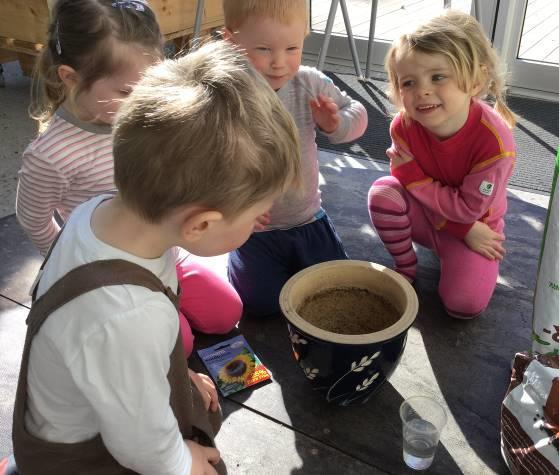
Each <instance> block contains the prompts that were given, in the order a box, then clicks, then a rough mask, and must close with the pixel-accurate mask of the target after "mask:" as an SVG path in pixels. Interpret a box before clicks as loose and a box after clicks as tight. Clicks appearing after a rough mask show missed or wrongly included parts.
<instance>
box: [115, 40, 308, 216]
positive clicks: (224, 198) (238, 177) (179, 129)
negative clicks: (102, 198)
mask: <svg viewBox="0 0 559 475" xmlns="http://www.w3.org/2000/svg"><path fill="white" fill-rule="evenodd" d="M113 131H114V141H113V153H114V168H115V183H116V185H117V188H118V190H119V192H120V195H121V197H122V200H123V201H124V202H125V203H126V204H127V206H129V207H130V208H131V209H133V210H134V211H135V212H137V213H138V214H139V215H140V216H142V217H143V218H144V219H146V220H147V221H149V222H160V220H161V219H162V218H163V217H165V216H166V215H167V214H168V213H169V212H171V211H172V210H175V209H178V208H179V207H181V206H185V205H189V204H192V205H196V206H200V207H203V208H207V209H215V210H218V211H221V212H222V213H223V214H224V215H225V216H235V215H236V214H238V213H240V212H242V211H243V210H245V209H247V208H249V207H250V206H252V205H254V204H256V203H258V202H259V201H261V200H263V199H265V198H267V197H269V196H272V195H273V194H274V193H277V192H282V191H285V190H286V189H287V188H288V187H289V186H291V185H293V184H295V183H297V182H298V180H299V174H300V162H301V160H300V152H299V142H298V133H297V129H296V127H295V124H294V123H293V120H292V119H291V116H290V115H289V113H288V112H287V111H286V110H285V109H284V107H283V106H282V104H281V102H280V100H279V99H278V97H277V95H276V94H275V93H274V91H273V90H272V89H271V88H270V87H269V86H268V84H267V83H266V81H265V80H264V79H263V78H262V77H261V76H260V74H258V73H257V72H256V71H255V70H254V69H253V68H252V67H251V66H250V64H249V63H248V61H247V60H246V59H245V57H244V55H243V54H242V53H241V52H240V51H239V50H237V48H235V47H234V46H233V45H231V44H229V43H228V42H225V41H215V42H210V43H207V44H205V45H204V46H202V47H201V48H200V49H198V50H197V51H195V52H193V53H190V54H187V55H186V56H184V57H181V58H178V59H175V60H166V61H164V62H162V63H160V64H159V65H156V66H153V67H151V68H149V69H148V70H147V72H146V73H145V75H144V77H143V78H142V79H141V80H140V82H139V83H138V84H137V85H136V86H135V87H134V90H133V91H132V93H131V95H130V96H129V97H128V98H127V99H126V100H125V101H124V102H123V104H122V106H121V108H120V110H119V112H118V114H117V118H116V122H115V125H114V127H113Z"/></svg>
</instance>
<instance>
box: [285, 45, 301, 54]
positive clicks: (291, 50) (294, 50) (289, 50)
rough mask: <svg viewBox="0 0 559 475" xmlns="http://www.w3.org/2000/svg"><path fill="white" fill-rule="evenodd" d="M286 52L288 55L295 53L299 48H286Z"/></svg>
mask: <svg viewBox="0 0 559 475" xmlns="http://www.w3.org/2000/svg"><path fill="white" fill-rule="evenodd" d="M287 51H288V52H289V53H296V52H297V51H299V47H298V46H290V47H289V48H287Z"/></svg>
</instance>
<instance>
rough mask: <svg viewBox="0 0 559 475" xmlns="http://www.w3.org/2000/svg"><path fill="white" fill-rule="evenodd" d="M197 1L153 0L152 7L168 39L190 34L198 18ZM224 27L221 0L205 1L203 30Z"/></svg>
mask: <svg viewBox="0 0 559 475" xmlns="http://www.w3.org/2000/svg"><path fill="white" fill-rule="evenodd" d="M196 5H197V1H196V0H190V1H181V0H152V1H151V2H150V7H151V8H152V9H153V11H154V12H155V15H156V16H157V21H158V22H159V25H160V27H161V31H162V32H163V34H164V35H165V37H166V38H167V39H172V38H176V37H177V36H182V35H184V34H190V33H192V31H193V27H194V18H195V16H196ZM221 25H223V10H222V7H221V1H220V0H205V2H204V16H203V18H202V26H201V29H203V30H205V29H208V28H214V27H217V26H221Z"/></svg>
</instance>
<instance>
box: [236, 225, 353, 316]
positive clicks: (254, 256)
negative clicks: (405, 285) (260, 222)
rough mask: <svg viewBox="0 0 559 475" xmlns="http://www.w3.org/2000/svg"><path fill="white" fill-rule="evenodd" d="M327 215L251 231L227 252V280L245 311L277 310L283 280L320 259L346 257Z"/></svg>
mask: <svg viewBox="0 0 559 475" xmlns="http://www.w3.org/2000/svg"><path fill="white" fill-rule="evenodd" d="M347 258H348V257H347V254H346V252H345V250H344V247H343V245H342V242H341V240H340V238H339V237H338V234H337V233H336V230H335V229H334V225H333V224H332V222H331V221H330V218H329V217H328V216H327V215H326V214H324V216H322V217H321V218H320V219H317V220H316V221H313V222H312V223H309V224H305V225H303V226H297V227H295V228H291V229H286V230H274V231H265V232H259V233H253V234H252V235H251V237H250V238H249V239H248V241H247V242H246V243H245V244H243V245H242V246H241V247H240V248H239V249H237V250H236V251H233V252H231V253H229V280H230V281H231V284H232V285H233V287H235V289H236V290H237V292H238V293H239V295H240V297H241V300H242V301H243V306H244V311H245V313H246V314H248V315H255V316H265V315H272V314H277V313H279V312H280V307H279V294H280V292H281V289H282V287H283V284H285V282H287V280H288V279H289V278H290V277H291V276H292V275H294V274H296V273H297V272H299V271H300V270H302V269H305V268H306V267H309V266H312V265H313V264H318V263H320V262H326V261H332V260H336V259H347Z"/></svg>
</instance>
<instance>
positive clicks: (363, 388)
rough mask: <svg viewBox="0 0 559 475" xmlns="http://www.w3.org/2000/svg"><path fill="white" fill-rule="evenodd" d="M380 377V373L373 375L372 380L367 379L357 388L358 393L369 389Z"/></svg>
mask: <svg viewBox="0 0 559 475" xmlns="http://www.w3.org/2000/svg"><path fill="white" fill-rule="evenodd" d="M379 376H380V373H375V374H373V375H372V376H371V377H370V378H365V379H364V380H363V382H362V383H361V384H358V385H357V386H355V390H356V391H364V390H365V389H367V388H368V387H369V386H370V385H371V384H372V382H373V381H374V380H375V379H377V378H378V377H379Z"/></svg>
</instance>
